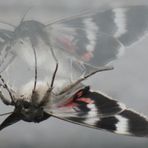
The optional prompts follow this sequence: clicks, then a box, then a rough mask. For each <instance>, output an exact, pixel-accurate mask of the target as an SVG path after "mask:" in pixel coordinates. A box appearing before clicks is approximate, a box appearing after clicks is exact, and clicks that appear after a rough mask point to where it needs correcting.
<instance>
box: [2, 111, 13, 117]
mask: <svg viewBox="0 0 148 148" xmlns="http://www.w3.org/2000/svg"><path fill="white" fill-rule="evenodd" d="M12 113H13V112H7V113H3V114H0V117H1V116H6V115H10V114H12Z"/></svg>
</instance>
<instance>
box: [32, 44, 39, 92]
mask: <svg viewBox="0 0 148 148" xmlns="http://www.w3.org/2000/svg"><path fill="white" fill-rule="evenodd" d="M32 49H33V53H34V63H35V64H34V74H35V77H34V88H33V91H32V92H33V93H34V92H35V89H36V84H37V74H38V71H37V54H36V50H35V47H34V46H33V45H32Z"/></svg>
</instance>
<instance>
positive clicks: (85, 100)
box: [77, 98, 94, 104]
mask: <svg viewBox="0 0 148 148" xmlns="http://www.w3.org/2000/svg"><path fill="white" fill-rule="evenodd" d="M77 100H78V101H82V102H85V103H87V104H92V103H94V101H93V100H91V99H90V98H78V99H77Z"/></svg>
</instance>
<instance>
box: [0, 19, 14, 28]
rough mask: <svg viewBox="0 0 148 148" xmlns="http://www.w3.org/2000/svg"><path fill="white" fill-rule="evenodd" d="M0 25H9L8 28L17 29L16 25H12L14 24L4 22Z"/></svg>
mask: <svg viewBox="0 0 148 148" xmlns="http://www.w3.org/2000/svg"><path fill="white" fill-rule="evenodd" d="M0 23H1V24H4V25H8V26H10V27H13V29H15V28H16V26H15V25H12V24H10V23H7V22H4V21H0Z"/></svg>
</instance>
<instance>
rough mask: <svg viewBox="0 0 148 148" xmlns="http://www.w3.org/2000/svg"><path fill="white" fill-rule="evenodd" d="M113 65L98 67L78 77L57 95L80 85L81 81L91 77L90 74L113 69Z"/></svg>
mask: <svg viewBox="0 0 148 148" xmlns="http://www.w3.org/2000/svg"><path fill="white" fill-rule="evenodd" d="M112 69H113V67H110V66H104V67H100V68H98V69H97V70H96V71H93V72H91V73H90V74H88V75H86V76H84V77H82V78H80V79H78V80H77V81H75V82H73V83H72V84H70V85H68V86H67V87H65V88H64V89H63V90H62V91H61V92H59V93H58V94H56V95H62V94H64V93H65V92H67V91H69V90H70V89H72V88H74V87H75V86H76V85H78V84H79V83H81V82H82V81H84V80H86V79H87V78H89V77H90V76H92V75H94V74H96V73H98V72H102V71H108V70H112Z"/></svg>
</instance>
